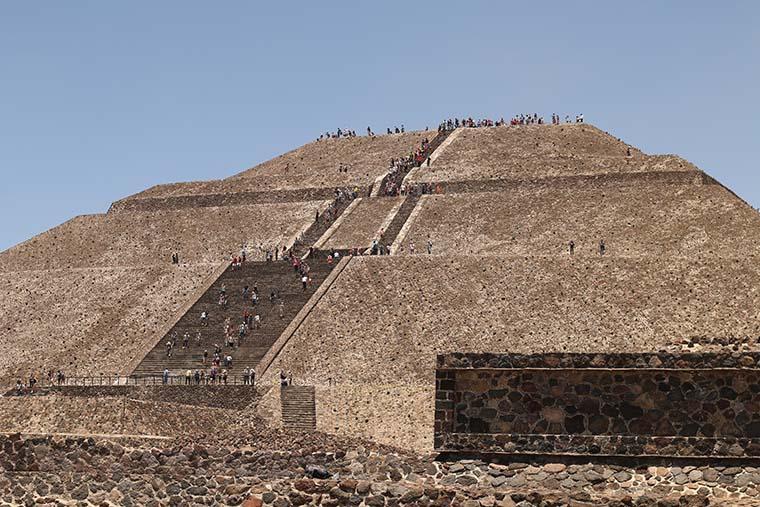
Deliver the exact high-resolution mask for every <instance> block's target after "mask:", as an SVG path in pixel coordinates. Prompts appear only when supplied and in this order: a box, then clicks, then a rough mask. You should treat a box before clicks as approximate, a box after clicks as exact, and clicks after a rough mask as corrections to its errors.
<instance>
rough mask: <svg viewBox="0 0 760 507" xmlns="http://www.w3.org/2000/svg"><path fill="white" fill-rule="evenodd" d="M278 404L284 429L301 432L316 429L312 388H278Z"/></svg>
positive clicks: (315, 412)
mask: <svg viewBox="0 0 760 507" xmlns="http://www.w3.org/2000/svg"><path fill="white" fill-rule="evenodd" d="M280 403H281V404H282V426H283V427H284V428H286V429H293V430H301V431H314V430H316V429H317V406H316V402H315V393H314V386H283V387H281V388H280Z"/></svg>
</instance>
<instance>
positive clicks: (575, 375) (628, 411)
mask: <svg viewBox="0 0 760 507" xmlns="http://www.w3.org/2000/svg"><path fill="white" fill-rule="evenodd" d="M580 356H581V357H586V358H588V357H590V356H589V355H585V356H584V355H580ZM469 357H475V356H464V358H465V360H464V361H462V362H463V363H464V364H467V363H468V361H467V359H468V358H469ZM489 357H491V358H492V359H493V358H494V357H496V356H494V355H489ZM523 357H526V356H523ZM575 357H576V356H573V355H566V356H565V357H563V355H561V354H560V355H557V354H555V355H551V356H548V357H547V358H546V360H545V361H544V362H543V363H542V362H541V361H540V359H541V356H534V358H535V359H536V360H534V361H528V360H523V361H518V362H517V364H516V365H515V364H509V365H508V366H507V367H505V368H497V369H491V368H463V369H446V368H445V367H444V368H439V370H438V372H437V381H436V383H437V393H436V398H437V409H438V411H437V413H436V446H437V447H438V448H442V449H453V450H465V449H470V450H472V449H479V450H483V451H501V452H562V453H567V452H570V453H584V454H585V453H591V454H623V455H661V456H662V455H671V456H672V455H679V456H758V455H760V369H758V368H757V364H758V358H759V357H760V354H757V353H753V354H744V355H741V356H739V357H738V358H736V360H735V361H733V362H731V360H732V356H728V357H726V355H720V354H712V355H707V354H705V355H702V356H696V355H691V356H683V357H681V358H679V359H677V358H678V356H674V355H665V354H663V355H659V356H658V355H655V354H649V355H645V357H647V362H646V364H645V365H643V367H642V366H641V365H637V364H636V359H637V356H636V355H634V354H629V355H624V356H623V357H622V358H621V357H616V358H610V359H609V360H604V356H602V355H599V356H597V357H596V360H595V364H589V363H588V362H587V360H586V359H578V360H575ZM591 357H593V355H591ZM563 359H565V360H566V361H565V364H558V362H561V361H562V360H563ZM625 359H628V362H626V361H625ZM652 360H657V361H658V362H659V365H656V366H655V367H651V364H650V361H652ZM726 361H729V363H728V364H727V363H726ZM441 363H443V364H445V359H442V360H440V361H439V364H441ZM610 363H612V364H610ZM476 364H477V363H476ZM608 364H609V366H607V365H608ZM652 364H654V363H652ZM460 366H462V365H461V364H460ZM470 366H473V364H470ZM605 366H606V367H605ZM717 367H720V369H718V368H717Z"/></svg>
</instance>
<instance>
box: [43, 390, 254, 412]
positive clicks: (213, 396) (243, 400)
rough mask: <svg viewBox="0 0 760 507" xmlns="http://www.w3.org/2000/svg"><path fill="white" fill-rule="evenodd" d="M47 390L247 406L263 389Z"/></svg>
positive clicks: (233, 407) (238, 406)
mask: <svg viewBox="0 0 760 507" xmlns="http://www.w3.org/2000/svg"><path fill="white" fill-rule="evenodd" d="M46 389H49V390H50V391H51V392H56V393H60V394H62V395H64V396H71V397H84V398H100V397H106V396H107V397H119V396H123V397H126V398H130V399H136V400H146V401H160V402H169V403H180V404H182V405H195V406H201V407H216V408H230V409H243V408H246V407H248V406H249V405H251V404H252V403H254V402H255V401H256V400H258V398H259V397H260V393H259V390H258V389H257V388H256V387H253V386H249V385H226V386H225V385H201V386H196V385H190V386H184V385H156V386H60V387H57V386H54V387H50V388H46Z"/></svg>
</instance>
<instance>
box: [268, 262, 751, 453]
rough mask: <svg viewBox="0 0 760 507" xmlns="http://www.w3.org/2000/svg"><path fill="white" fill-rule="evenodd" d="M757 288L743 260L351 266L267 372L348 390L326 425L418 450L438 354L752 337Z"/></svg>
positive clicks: (324, 396) (641, 346)
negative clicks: (401, 422)
mask: <svg viewBox="0 0 760 507" xmlns="http://www.w3.org/2000/svg"><path fill="white" fill-rule="evenodd" d="M758 283H760V274H759V273H758V269H757V267H756V265H755V263H754V262H752V261H741V260H739V259H730V260H726V259H702V260H700V261H691V260H687V259H683V258H670V259H635V258H606V259H598V258H580V257H579V258H575V259H561V258H556V257H555V258H541V257H532V258H524V257H508V258H495V257H450V258H443V257H438V256H416V257H363V258H354V259H352V260H351V262H350V263H349V265H348V267H347V268H346V270H345V271H344V272H343V273H342V274H341V276H340V277H339V278H338V280H337V281H336V284H335V285H334V286H333V287H331V288H330V290H329V291H328V292H327V293H326V294H325V296H324V297H323V298H322V300H321V301H320V302H319V304H318V305H317V306H316V307H315V309H314V311H313V312H312V313H311V314H310V316H309V317H308V318H307V320H306V321H305V322H304V324H303V325H302V327H301V328H300V329H299V331H298V332H297V333H296V334H295V335H294V336H293V338H292V339H291V340H290V342H289V343H288V345H287V346H286V347H285V349H284V350H283V352H282V353H281V355H280V356H279V357H278V358H277V360H276V361H275V362H274V363H273V365H272V367H271V368H270V370H269V371H270V372H278V371H279V370H280V369H281V368H283V369H286V370H290V371H292V373H293V376H294V378H296V379H297V381H299V382H303V383H307V384H316V385H323V386H324V385H328V384H333V385H337V386H344V387H346V388H349V389H345V388H344V389H339V392H337V393H336V396H335V398H333V397H332V396H331V395H330V392H331V391H330V390H322V391H318V396H319V398H318V405H319V404H323V407H322V408H321V410H323V411H324V412H325V413H328V412H330V411H332V412H334V414H335V415H334V416H333V417H330V418H328V419H323V421H324V424H325V426H326V427H325V429H330V428H329V426H334V427H340V428H341V431H344V432H349V433H350V432H357V433H358V434H361V435H365V436H369V437H374V438H379V439H380V441H382V442H385V443H389V442H391V441H396V443H397V444H398V445H410V446H412V447H415V448H424V447H426V446H427V447H429V445H430V444H431V442H432V440H431V438H432V415H433V409H432V407H433V372H434V369H435V357H436V354H437V353H441V352H451V351H459V352H469V351H473V352H478V351H483V352H522V353H540V352H551V351H566V352H586V351H592V350H593V351H603V352H614V351H630V352H636V351H650V350H657V349H658V348H660V347H662V346H665V345H667V344H669V343H671V342H673V341H675V340H678V339H681V338H683V337H687V336H693V335H710V336H722V337H731V336H744V335H751V336H757V335H759V334H760V311H758V308H760V306H758V304H760V296H759V295H758V294H757V292H756V291H755V290H754V288H755V287H757V286H758ZM336 351H337V352H336ZM328 379H329V380H328ZM357 385H362V389H363V391H360V390H357V389H356V386H357ZM388 386H392V388H391V387H388ZM352 390H354V391H356V393H357V394H352V392H351V391H352ZM365 391H366V392H365ZM361 393H363V394H361ZM407 394H408V396H406V398H404V395H407ZM399 400H401V402H399ZM404 400H408V401H404ZM421 400H422V401H421ZM424 400H427V401H424ZM352 403H353V404H355V406H356V407H359V408H357V409H355V410H352V411H346V410H344V407H345V406H349V405H350V404H352ZM365 404H366V405H367V410H361V409H360V408H361V407H363V406H364V405H365ZM341 407H343V408H341ZM341 414H343V415H341ZM399 419H405V420H406V421H408V424H407V425H401V426H400V425H399V424H397V422H398V420H399ZM382 428H385V429H382ZM387 428H395V430H393V432H392V433H393V434H390V435H389V433H388V432H389V430H388V429H387ZM410 428H416V429H415V430H414V431H412V430H411V429H410Z"/></svg>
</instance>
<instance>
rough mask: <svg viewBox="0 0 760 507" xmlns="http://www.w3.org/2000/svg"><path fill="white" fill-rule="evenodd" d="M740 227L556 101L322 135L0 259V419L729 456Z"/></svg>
mask: <svg viewBox="0 0 760 507" xmlns="http://www.w3.org/2000/svg"><path fill="white" fill-rule="evenodd" d="M758 245H760V216H759V215H758V213H757V212H756V211H755V210H754V209H752V208H751V207H750V206H749V205H748V204H747V203H745V202H744V201H743V200H741V199H740V198H739V197H737V196H736V195H735V194H734V193H733V192H732V191H731V190H729V189H727V188H726V187H725V186H723V185H722V184H721V183H720V182H718V181H717V180H716V179H714V178H713V177H712V176H710V175H709V174H707V173H706V172H704V171H703V170H701V169H699V168H697V167H696V166H695V165H694V164H692V163H690V162H688V161H686V160H684V159H682V158H681V157H679V156H677V155H653V154H646V153H644V152H642V151H641V150H639V149H638V148H636V147H635V146H632V145H630V144H627V143H626V142H623V141H621V140H620V139H617V138H616V137H614V136H613V135H611V134H609V133H606V132H604V131H602V130H601V129H599V128H597V127H595V126H593V125H591V124H588V123H585V122H583V121H582V118H579V119H578V120H577V121H576V122H572V123H569V122H562V121H559V118H557V120H556V121H554V120H553V121H552V122H551V124H544V123H543V122H540V123H539V122H538V121H532V120H530V119H525V118H522V119H521V118H519V117H517V118H516V119H515V120H513V121H512V122H491V121H480V122H475V121H471V120H463V121H459V120H456V121H446V122H443V123H442V124H441V126H439V128H438V129H437V130H423V131H414V132H403V133H401V132H399V133H390V134H384V135H375V134H371V135H367V136H356V135H353V134H351V135H347V136H346V135H340V136H323V137H321V138H320V139H319V140H317V141H314V142H311V143H308V144H306V145H304V146H301V147H299V148H296V149H294V150H292V151H290V152H288V153H285V154H283V155H281V156H278V157H276V158H274V159H272V160H269V161H266V162H263V163H261V164H259V165H257V166H254V167H252V168H250V169H247V170H244V171H242V172H240V173H238V174H236V175H234V176H232V177H229V178H225V179H218V180H211V181H194V182H180V183H169V184H159V185H156V186H154V187H151V188H149V189H146V190H144V191H142V192H140V193H137V194H135V195H131V196H128V197H125V198H123V199H120V200H118V201H116V202H114V203H113V204H112V205H111V207H110V209H109V211H108V212H107V213H105V214H99V215H85V216H79V217H75V218H72V219H71V220H68V221H66V222H64V223H63V224H61V225H59V226H57V227H55V228H53V229H51V230H49V231H46V232H44V233H42V234H40V235H38V236H35V237H33V238H31V239H29V240H27V241H25V242H23V243H21V244H19V245H16V246H14V247H12V248H10V249H8V250H6V251H5V252H2V253H0V286H1V289H0V308H2V320H3V322H2V326H1V327H0V343H1V344H2V349H3V351H4V354H3V357H2V358H1V359H0V380H1V381H2V382H4V384H5V385H6V386H7V391H8V395H7V396H4V397H2V398H0V411H2V413H4V414H6V415H7V416H6V417H4V418H3V421H4V422H3V423H2V424H3V425H4V426H5V428H4V431H6V432H21V433H45V434H54V433H75V434H78V435H91V434H106V435H117V434H130V435H133V436H134V435H138V436H140V438H143V437H151V438H171V439H175V440H176V439H180V440H181V439H193V438H196V437H198V435H201V434H203V433H205V430H204V431H201V430H199V429H198V428H197V427H196V428H194V427H193V425H192V424H188V423H187V421H188V420H192V419H193V418H195V415H194V414H195V413H196V412H194V409H198V410H201V411H204V415H203V417H202V420H201V419H199V420H198V424H210V425H212V426H213V424H214V421H215V420H220V419H221V420H224V421H228V422H229V428H228V429H230V431H231V432H232V433H234V434H238V435H241V434H248V433H250V434H251V435H252V436H251V439H252V441H258V442H260V441H261V440H256V439H269V440H270V441H271V442H279V441H278V440H277V439H278V438H280V437H275V436H272V435H275V434H276V432H278V431H291V430H293V431H297V432H302V431H306V432H314V431H316V432H317V433H314V435H318V436H315V437H313V438H322V439H327V440H323V441H321V442H322V444H314V445H315V446H319V445H323V446H324V448H325V449H326V448H332V447H331V446H336V447H338V448H340V447H341V446H349V447H351V446H356V445H358V444H356V443H355V441H353V440H350V439H355V438H359V439H363V440H362V442H365V443H366V445H368V446H370V448H374V447H372V446H377V447H376V449H378V450H377V452H378V453H380V454H383V453H385V454H383V455H386V454H388V453H391V452H393V453H401V454H402V455H404V456H406V457H405V458H404V459H408V460H410V461H409V462H410V463H411V462H412V461H414V460H422V461H419V462H416V463H418V464H419V463H423V465H420V467H422V469H424V467H425V464H428V465H429V464H430V462H428V461H425V459H427V458H425V459H423V458H420V457H419V456H423V455H425V456H427V454H426V453H430V452H432V451H434V450H437V451H441V452H447V453H451V454H452V455H455V456H456V455H457V453H467V454H469V455H472V454H479V455H480V456H481V457H483V456H486V455H491V454H497V455H504V456H506V455H510V456H513V455H518V456H520V455H522V456H523V457H522V458H520V459H527V458H526V456H532V455H535V454H541V455H545V456H565V455H582V456H593V455H599V454H608V455H615V456H631V455H636V456H658V457H660V458H662V457H664V456H665V454H666V453H670V454H668V455H672V456H689V457H693V458H706V457H712V458H720V459H724V458H731V459H754V458H756V457H757V456H758V455H760V394H759V393H760V387H758V386H759V385H760V384H759V383H758V382H759V380H758V371H760V366H759V365H758V363H757V361H758V358H760V349H759V347H758V345H759V344H758V337H759V336H760V319H758V317H759V315H758V308H760V301H759V298H760V296H758V288H760V270H759V269H758V267H757V262H756V260H757V258H758V256H759V255H760V250H759V249H760V246H758ZM30 380H34V381H36V382H31V385H30ZM18 381H20V385H19V386H18V387H17V382H18ZM125 393H126V394H125ZM35 394H36V396H35ZM119 396H122V397H124V400H126V399H127V397H129V399H130V400H131V401H130V403H131V405H129V406H128V407H127V408H123V410H124V414H123V415H121V416H118V417H117V416H116V415H113V416H111V415H108V414H111V413H113V412H118V408H117V406H118V403H117V401H116V400H118V399H119V398H118V397H119ZM125 406H126V405H125ZM198 407H203V409H199V408H198ZM209 407H210V408H209ZM206 410H208V412H205V411H206ZM92 412H96V413H102V414H103V415H102V416H99V417H88V416H87V414H89V413H92ZM676 412H678V414H679V415H676ZM11 414H12V416H11ZM149 414H150V415H149ZM185 414H186V415H185ZM684 414H685V415H684ZM215 418H218V419H215ZM64 420H65V421H66V423H65V425H64V426H61V424H62V423H61V422H60V421H64ZM125 421H126V422H125ZM241 421H246V422H241ZM251 421H255V424H256V425H258V426H257V427H256V429H252V428H251ZM264 426H266V427H267V428H268V429H266V430H265V429H263V428H264ZM270 431H271V432H273V433H271V434H269V433H266V432H270ZM298 434H299V435H302V433H298ZM306 434H310V433H306ZM278 435H279V434H278ZM547 435H549V437H547ZM299 438H301V437H299ZM303 438H307V437H303ZM309 438H311V437H309ZM331 439H334V440H331ZM341 439H344V440H341ZM629 440H630V442H629ZM249 443H250V442H249ZM238 444H239V442H238ZM51 445H52V444H51ZM131 445H134V446H135V448H139V447H140V446H139V445H138V444H131ZM236 445H237V444H236ZM246 445H248V444H246ZM251 445H254V447H255V445H256V444H251ZM272 445H274V444H272ZM304 445H312V444H304ZM361 445H365V444H361ZM386 446H387V447H386ZM285 447H287V446H284V447H281V449H284V448H285ZM391 448H393V449H394V450H393V451H389V450H388V449H391ZM288 449H290V448H289V447H288ZM404 453H409V454H404ZM410 456H414V457H410ZM357 459H359V458H357ZM552 459H559V458H552ZM436 463H437V462H436ZM365 465H366V463H365ZM335 466H336V467H337V468H340V467H339V466H338V465H335ZM345 466H346V467H349V466H350V464H346V465H345ZM356 466H359V465H356ZM436 466H437V467H439V469H438V470H439V471H440V470H443V469H441V468H440V467H443V466H444V465H440V464H439V463H438V464H435V465H434V468H435V467H436ZM531 466H532V467H533V465H531ZM564 466H565V465H564V464H562V465H560V464H559V463H554V462H552V463H551V464H547V465H545V466H544V467H543V468H546V470H543V469H542V470H541V472H540V473H542V474H553V475H552V477H551V479H552V480H555V479H557V480H556V481H555V482H557V485H556V488H555V489H556V490H557V491H559V492H562V493H563V494H567V492H568V490H573V491H581V490H583V488H584V484H583V481H586V482H587V483H589V484H591V483H594V484H596V483H598V482H600V481H602V480H604V481H607V480H608V479H609V480H610V481H612V482H611V483H610V484H613V483H614V486H612V485H610V486H609V487H610V489H619V488H621V487H622V488H623V489H625V488H628V487H630V486H631V483H630V482H629V481H630V480H631V479H630V478H629V479H625V477H624V476H623V475H620V476H619V477H617V475H616V477H617V479H614V478H611V477H612V475H613V474H612V473H610V476H609V477H604V476H603V475H600V477H601V478H603V479H599V481H597V482H593V481H591V480H589V479H587V478H585V476H584V479H583V481H581V480H577V481H576V483H577V484H574V485H571V486H572V487H570V486H567V485H565V486H567V487H565V486H561V485H560V482H561V481H562V480H563V479H562V478H559V477H555V476H556V475H558V474H560V473H562V472H563V471H564V470H565V469H564V468H561V467H564ZM445 467H446V469H445V470H444V471H443V474H444V475H446V476H447V477H453V478H452V479H451V481H450V484H448V486H451V487H455V488H456V487H459V486H463V485H464V486H466V485H467V484H466V483H467V482H468V481H470V480H474V481H475V482H476V483H477V482H479V481H480V479H479V477H480V474H470V475H467V472H466V470H465V471H464V472H458V471H457V470H455V469H454V466H453V465H448V464H447V465H445ZM700 467H701V465H699V466H695V467H694V468H693V469H692V470H693V471H699V472H700V474H704V472H705V470H703V468H700ZM412 468H414V466H412V465H410V470H411V469H412ZM533 468H536V467H533ZM538 468H539V469H541V468H542V467H541V466H540V465H539V466H538ZM19 470H22V471H23V468H22V469H19ZM515 470H518V469H515ZM552 470H555V471H554V472H552ZM679 470H680V469H679ZM366 471H367V469H365V472H366ZM216 472H218V473H220V474H221V473H222V472H221V471H220V470H216ZM341 473H346V472H345V470H343V469H341ZM352 473H353V472H352ZM408 473H409V472H407V473H405V474H404V476H405V477H406V475H407V474H408ZM415 473H416V472H415ZM425 473H428V472H425ZM579 473H583V472H579ZM617 473H625V474H628V472H625V471H624V470H623V469H621V470H619V471H617V472H615V474H617ZM678 473H680V472H673V475H672V477H671V478H670V479H657V481H665V482H667V483H668V484H670V482H672V483H673V484H672V485H668V486H667V487H668V488H671V486H672V488H671V489H667V488H666V489H667V492H670V491H673V492H677V491H678V490H677V489H675V488H676V476H677V475H678ZM715 473H717V472H715ZM750 473H751V472H741V473H740V474H738V475H737V477H739V476H742V475H745V476H746V475H747V474H750ZM447 474H449V475H447ZM457 474H458V475H457ZM463 474H464V475H463ZM417 475H418V476H419V475H424V473H423V472H421V471H420V472H419V473H417ZM435 475H436V473H432V476H435ZM354 476H356V477H359V476H361V477H364V476H362V475H361V473H359V472H356V474H354ZM465 476H466V477H468V479H463V477H465ZM654 476H657V472H656V471H655V473H654ZM490 477H499V476H498V475H492V476H490ZM513 477H519V478H522V479H521V480H523V479H524V480H525V481H529V480H531V479H529V478H527V477H523V475H521V473H517V474H516V475H513ZM700 477H701V476H700ZM737 477H734V476H733V475H732V476H731V478H730V479H728V478H727V479H725V481H729V480H730V481H735V480H737ZM648 478H649V477H644V478H643V479H636V481H639V480H641V481H643V482H644V483H646V480H647V479H648ZM365 479H366V477H365ZM413 479H414V478H413V477H412V479H409V480H411V481H412V482H413ZM439 479H440V477H439ZM622 479H625V480H622ZM671 479H672V480H671ZM510 480H511V479H510ZM653 480H654V479H653ZM678 480H679V481H680V479H678ZM687 480H689V481H691V482H693V483H695V484H697V486H695V490H696V489H697V488H699V484H698V483H699V479H698V478H696V474H695V475H694V477H693V478H692V475H691V474H689V475H688V478H687ZM506 481H507V479H506V478H505V479H504V481H502V482H501V483H500V484H497V485H495V486H494V483H489V484H488V486H489V487H496V488H497V489H498V487H499V486H502V485H504V484H505V483H506ZM668 481H670V482H668ZM753 481H754V482H753ZM512 482H513V483H514V484H512V483H510V484H508V485H511V487H512V488H513V489H514V488H517V489H519V488H520V487H522V486H525V484H526V483H519V481H518V480H517V479H514V480H513V481H512ZM706 482H710V483H712V484H715V483H718V482H719V481H717V480H712V481H706ZM741 482H742V484H743V486H741V488H740V489H736V491H739V492H740V493H741V495H749V496H751V495H752V493H751V492H749V490H748V488H758V487H760V479H757V480H755V479H752V480H750V479H742V481H741ZM436 484H438V485H440V484H439V483H436ZM621 484H622V486H621ZM681 484H683V483H681ZM732 484H733V483H732ZM456 485H458V486H456ZM302 486H303V484H302ZM343 487H344V486H343V485H341V486H340V488H343ZM356 487H357V486H356V485H355V484H354V485H353V486H352V487H351V485H348V486H346V488H349V489H352V494H357V495H358V494H359V493H356V491H358V490H356ZM436 487H437V486H436ZM705 487H708V486H705ZM713 487H715V488H716V491H717V490H718V489H720V488H719V487H718V486H709V487H708V489H710V488H713ZM721 487H722V486H721ZM737 487H738V486H737ZM547 488H548V489H552V487H551V486H547ZM563 488H564V489H563ZM742 488H743V489H742ZM602 489H604V488H601V489H600V490H602ZM246 491H248V490H246ZM301 491H303V490H301ZM328 491H329V488H328ZM626 491H627V490H626ZM663 491H664V490H663ZM710 491H711V492H712V491H713V490H712V489H710ZM407 492H408V491H407ZM309 494H311V493H309ZM336 494H337V493H336ZM403 494H404V493H402V495H399V496H401V497H402V498H403ZM453 494H455V495H459V494H464V493H461V492H458V490H457V491H455V492H454V493H453ZM716 494H717V493H716ZM198 496H202V495H201V494H200V493H198ZM276 496H277V495H275V497H276ZM502 496H503V495H502ZM421 497H422V495H421V496H420V497H417V498H415V499H414V500H418V499H419V498H421ZM267 498H269V499H270V500H272V501H274V500H273V498H271V497H267ZM362 498H363V497H362ZM410 498H411V497H410ZM425 498H427V497H425ZM309 501H312V500H311V499H310V500H309ZM600 502H601V500H600ZM367 504H368V505H370V503H367ZM371 505H375V504H371ZM378 505H379V504H378Z"/></svg>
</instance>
